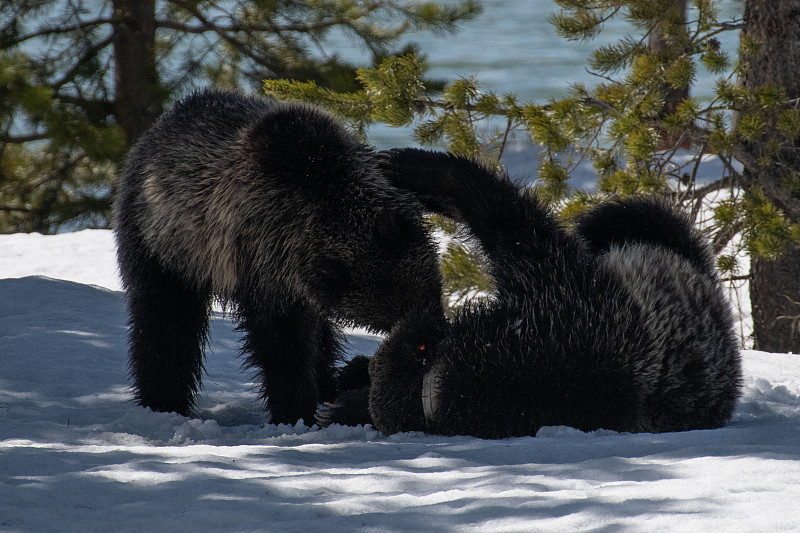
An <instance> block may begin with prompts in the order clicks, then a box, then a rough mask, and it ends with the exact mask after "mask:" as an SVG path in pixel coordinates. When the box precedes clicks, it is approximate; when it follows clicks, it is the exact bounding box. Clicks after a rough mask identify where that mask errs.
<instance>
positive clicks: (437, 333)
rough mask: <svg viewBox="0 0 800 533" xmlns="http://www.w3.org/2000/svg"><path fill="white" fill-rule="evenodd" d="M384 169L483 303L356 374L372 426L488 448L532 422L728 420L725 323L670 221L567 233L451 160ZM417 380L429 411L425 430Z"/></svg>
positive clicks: (626, 205) (630, 215)
mask: <svg viewBox="0 0 800 533" xmlns="http://www.w3.org/2000/svg"><path fill="white" fill-rule="evenodd" d="M385 172H386V174H387V176H388V177H389V178H390V179H391V180H392V181H393V183H394V184H395V185H397V186H398V187H401V188H406V189H408V190H411V191H413V192H414V193H415V194H416V195H417V197H418V198H419V199H420V200H421V201H422V203H423V204H424V205H425V206H426V207H427V208H428V209H430V210H431V211H434V212H438V213H443V214H446V215H448V216H450V217H452V218H454V219H456V220H458V221H461V222H463V223H465V224H466V225H467V226H468V227H469V228H470V230H471V231H472V233H473V235H474V236H475V238H476V239H477V241H478V242H479V243H480V245H481V246H482V247H483V250H484V252H485V253H486V254H487V256H488V258H489V261H490V268H491V273H492V275H493V276H494V278H495V280H496V292H495V294H494V299H493V301H492V302H490V303H478V304H475V305H474V306H473V307H472V308H470V309H467V310H464V311H463V312H461V313H459V314H458V315H457V316H456V317H455V319H453V320H452V321H446V320H444V318H443V317H442V315H441V312H440V311H439V310H438V309H431V310H429V311H428V312H425V313H417V314H415V315H412V316H410V317H409V318H407V319H406V320H404V321H403V322H402V323H400V324H398V325H397V326H396V327H395V328H394V329H393V330H392V331H391V333H390V335H389V336H388V338H387V340H386V341H385V342H384V343H383V344H382V345H381V346H380V347H379V348H378V350H377V352H376V354H375V356H374V358H373V360H372V361H371V363H370V376H371V380H372V381H371V386H370V387H371V391H370V396H369V412H370V415H371V420H372V422H373V423H374V425H375V427H376V428H377V429H379V430H380V431H382V432H385V433H394V432H397V431H410V430H419V431H427V432H431V433H439V434H445V435H455V434H470V435H476V436H479V437H487V438H502V437H511V436H520V435H535V434H536V432H537V431H538V429H539V428H540V427H542V426H547V425H568V426H572V427H576V428H579V429H582V430H586V431H588V430H593V429H597V428H606V429H612V430H617V431H630V432H641V431H644V432H663V431H680V430H689V429H698V428H715V427H719V426H721V425H723V424H725V423H726V422H727V421H728V420H729V418H730V417H731V415H732V414H733V411H734V408H735V404H736V400H737V398H738V396H739V389H740V380H741V368H740V360H739V351H738V348H737V344H736V341H735V337H734V335H733V332H732V317H731V313H730V309H729V304H728V303H727V300H726V299H725V297H724V295H723V292H722V290H721V287H720V284H719V281H718V278H717V274H716V272H715V270H714V267H713V260H712V256H711V253H710V251H709V248H708V246H707V244H706V243H705V242H704V240H703V239H702V237H701V236H699V235H698V234H697V232H695V231H694V230H693V229H692V227H691V225H690V223H689V222H688V220H687V219H686V218H685V217H684V216H683V215H682V214H680V213H679V212H677V211H675V210H673V209H672V208H671V207H669V206H668V205H665V204H664V203H663V202H660V201H658V200H654V199H647V198H644V199H642V198H639V199H630V200H621V201H617V202H611V203H608V204H603V205H601V206H599V207H596V208H595V209H593V210H591V211H590V212H588V213H587V214H585V215H583V216H581V217H580V218H579V219H578V221H577V228H576V230H575V231H574V232H569V231H566V230H565V229H564V228H562V227H561V226H559V224H557V223H556V221H555V219H554V217H553V216H552V214H551V213H550V212H548V210H547V209H545V208H544V207H543V206H542V205H541V204H540V203H539V201H538V200H537V199H536V197H535V196H534V195H531V194H529V193H526V192H524V191H523V190H522V189H521V188H520V187H519V186H518V185H516V184H515V183H513V182H512V181H511V180H510V179H509V178H508V177H506V176H505V175H496V174H494V173H493V172H490V171H488V170H486V169H484V168H483V167H481V166H480V165H478V164H476V163H474V162H471V161H469V160H466V159H463V158H458V157H455V156H451V155H447V154H443V153H435V152H425V151H421V150H415V149H405V150H393V151H390V152H389V153H388V154H387V156H386V161H385ZM422 347H424V348H422ZM421 348H422V349H421ZM432 368H435V375H436V376H437V379H436V380H435V386H436V390H437V394H436V400H437V405H438V407H437V409H436V411H435V416H434V419H433V420H431V421H430V422H426V420H425V416H424V413H423V407H422V401H421V396H422V386H423V385H422V383H423V375H424V374H425V373H426V372H429V371H431V369H432ZM339 403H344V402H339ZM340 408H343V409H345V410H350V411H355V410H356V409H355V408H354V407H353V406H348V405H343V406H342V407H340ZM336 411H337V409H334V410H333V412H331V413H330V414H325V413H321V415H322V418H323V420H325V421H336V416H337V415H336Z"/></svg>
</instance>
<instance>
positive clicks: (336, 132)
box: [241, 102, 367, 187]
mask: <svg viewBox="0 0 800 533" xmlns="http://www.w3.org/2000/svg"><path fill="white" fill-rule="evenodd" d="M241 146H242V152H243V154H244V157H246V158H248V159H251V160H254V162H255V163H256V164H257V165H258V167H259V168H260V170H261V171H262V172H263V173H264V174H265V176H269V177H270V178H272V179H278V180H284V181H286V182H287V183H290V184H292V185H300V186H311V187H316V186H319V187H325V186H326V185H327V184H328V183H331V182H335V181H339V180H342V179H345V180H348V179H353V177H354V176H353V175H354V173H356V171H357V163H358V162H359V161H362V160H363V159H364V154H363V152H365V151H367V148H366V147H365V146H363V145H362V144H361V143H359V142H358V140H357V139H356V138H355V137H354V136H353V135H352V134H350V133H349V132H348V131H347V130H345V129H344V127H343V126H342V125H341V124H339V123H338V122H337V121H336V120H335V119H334V118H333V117H332V116H330V115H328V114H327V113H325V112H323V111H321V110H319V109H317V108H314V107H312V106H308V105H299V104H283V103H279V102H276V103H275V104H274V106H273V107H272V108H270V109H269V110H268V111H266V112H265V113H263V114H262V115H261V116H260V117H259V118H258V120H257V121H256V122H255V123H254V124H253V125H252V126H251V127H250V128H248V129H247V130H246V131H245V132H244V133H243V135H242V138H241Z"/></svg>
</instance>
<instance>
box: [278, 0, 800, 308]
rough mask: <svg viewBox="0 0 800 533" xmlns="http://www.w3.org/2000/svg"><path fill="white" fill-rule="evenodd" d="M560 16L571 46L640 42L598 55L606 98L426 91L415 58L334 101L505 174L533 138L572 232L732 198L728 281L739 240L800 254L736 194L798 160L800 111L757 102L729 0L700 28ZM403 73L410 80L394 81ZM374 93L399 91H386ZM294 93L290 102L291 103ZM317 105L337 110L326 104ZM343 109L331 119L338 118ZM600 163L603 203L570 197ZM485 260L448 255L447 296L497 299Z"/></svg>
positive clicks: (749, 48)
mask: <svg viewBox="0 0 800 533" xmlns="http://www.w3.org/2000/svg"><path fill="white" fill-rule="evenodd" d="M555 4H557V6H558V8H559V9H558V11H556V13H554V14H553V15H552V16H551V18H550V21H551V23H552V24H553V25H554V26H555V28H556V31H557V32H558V33H559V34H560V35H561V36H563V37H564V38H566V39H568V40H574V41H583V40H589V39H592V38H594V37H596V36H597V35H598V33H599V32H600V31H602V28H603V25H604V24H605V22H607V21H608V20H610V19H611V18H613V17H623V18H624V19H625V20H626V21H628V22H629V23H631V24H632V25H633V27H634V28H635V29H636V32H635V33H634V34H630V35H625V36H624V37H623V38H622V39H620V40H619V41H617V42H614V43H610V44H605V45H603V46H599V47H598V48H597V49H596V50H595V51H594V52H593V53H592V55H591V57H590V58H589V60H588V61H589V66H590V67H591V68H592V69H593V70H595V71H597V72H599V73H600V74H601V75H602V80H601V81H600V82H599V83H598V84H596V85H595V86H594V87H591V88H587V87H585V86H582V85H575V86H573V87H571V88H570V91H569V93H568V94H567V95H566V96H565V97H563V98H560V99H558V100H554V101H551V102H548V103H546V104H541V103H536V102H526V103H519V102H518V101H517V99H516V98H515V97H514V96H513V94H511V93H509V94H506V95H503V96H498V95H497V94H495V93H492V92H488V91H484V90H482V89H481V87H480V85H479V83H478V82H477V80H475V79H473V78H461V79H457V80H455V81H453V82H451V83H450V84H448V85H447V86H445V87H444V89H443V90H440V91H439V90H433V88H432V87H430V86H429V85H428V84H426V83H425V82H424V81H422V76H423V75H424V71H425V69H424V64H421V63H416V64H417V65H421V67H420V68H419V69H411V68H408V65H409V64H413V62H414V61H415V60H414V59H413V58H412V57H411V56H404V57H402V58H397V59H395V60H393V61H390V62H388V63H385V64H381V65H379V66H378V67H376V68H375V69H366V71H364V72H362V73H361V74H360V78H359V80H360V82H361V85H362V86H361V88H359V89H358V90H356V91H354V92H349V93H346V94H345V93H341V94H340V95H338V96H333V99H334V100H335V99H337V98H342V99H343V100H342V101H346V100H347V99H350V100H351V101H352V100H356V101H358V102H362V103H363V102H365V101H366V102H368V103H363V105H364V106H366V107H367V108H369V106H371V105H375V106H378V107H380V108H381V111H380V112H376V111H375V110H374V109H373V108H369V109H370V111H369V113H364V114H362V115H361V116H364V115H365V114H368V115H369V117H370V120H378V121H381V122H385V123H388V124H391V125H401V124H411V125H412V126H413V128H414V137H415V139H416V140H417V141H419V142H420V143H421V144H423V145H439V144H442V143H444V144H446V146H447V148H448V149H449V150H451V151H453V152H455V153H460V154H465V155H469V156H473V157H474V156H480V157H482V158H483V159H484V160H485V161H487V162H488V163H489V164H490V165H494V166H499V156H500V154H502V152H503V149H504V147H505V142H506V139H507V138H508V137H509V136H510V134H511V133H512V132H515V131H520V132H525V133H526V134H528V135H529V136H530V138H531V139H532V140H533V141H534V142H535V143H537V144H539V145H541V146H542V147H543V150H542V151H541V156H540V162H539V169H538V181H537V183H536V186H535V187H534V189H535V192H534V193H535V194H537V195H538V196H539V197H540V198H541V199H543V200H544V201H546V202H548V203H549V204H551V205H553V206H554V207H555V208H556V209H557V210H558V211H559V213H560V217H561V218H562V219H563V220H564V221H565V223H567V224H569V217H570V216H572V215H574V214H576V213H579V212H581V211H582V210H584V209H586V208H587V207H588V206H590V205H592V204H593V203H596V202H597V201H599V200H600V199H601V198H604V197H606V196H626V195H631V194H640V193H650V194H662V195H666V196H668V197H670V198H672V199H674V200H677V201H680V202H682V203H683V204H684V206H685V207H686V208H687V211H688V212H690V213H692V216H695V217H697V216H706V215H702V213H704V212H705V211H706V210H707V209H708V208H709V207H710V206H709V203H708V201H707V200H706V197H707V196H708V195H711V194H715V193H719V192H721V191H728V192H729V193H730V194H728V195H727V196H726V197H727V198H728V199H727V200H717V201H716V202H715V204H714V207H713V210H712V211H711V213H712V215H711V219H710V220H705V224H706V229H707V230H708V232H709V235H710V237H711V238H712V240H713V242H714V246H715V249H716V250H718V251H720V255H719V257H718V268H719V269H720V271H722V272H723V273H725V274H727V275H728V276H735V275H738V271H739V268H740V264H741V261H740V257H739V255H738V254H739V250H740V249H741V248H740V246H739V245H736V246H734V247H727V248H726V247H725V245H726V244H727V243H728V242H729V241H730V240H731V239H732V238H733V236H734V235H735V234H737V233H741V235H742V237H743V247H744V249H745V250H747V251H748V252H749V253H752V254H755V255H757V256H759V257H776V256H777V255H779V254H780V253H781V251H782V250H783V249H784V247H785V244H786V242H787V240H789V239H794V240H796V241H797V240H800V223H793V222H792V221H791V220H789V219H788V218H787V217H786V216H785V214H784V213H783V212H782V211H781V210H780V209H778V208H776V207H775V205H774V204H773V203H772V201H771V200H770V198H768V197H767V196H766V194H765V193H764V192H763V191H762V190H760V189H758V188H754V189H752V190H750V192H749V193H748V194H747V195H742V194H739V193H737V192H736V191H737V189H736V185H737V184H741V183H744V177H743V176H742V175H741V174H740V171H739V170H737V168H738V167H737V165H736V164H735V163H736V161H737V160H738V161H739V162H740V163H743V162H746V163H747V164H748V165H751V166H752V165H753V164H756V165H760V168H763V169H768V170H769V172H770V173H771V172H773V171H776V170H777V169H781V168H782V167H781V166H780V162H781V157H782V156H783V154H785V153H786V152H792V153H794V152H795V151H796V148H795V147H793V146H792V145H791V144H788V143H791V142H794V141H796V140H797V139H800V111H798V110H797V108H796V105H791V103H790V102H788V100H787V95H786V92H785V90H784V88H782V87H776V86H763V87H761V88H759V89H758V90H750V89H747V88H745V87H744V86H743V85H742V84H741V83H739V82H738V78H740V77H742V76H745V75H746V74H747V71H748V68H749V66H748V60H749V57H750V56H751V55H752V54H753V53H755V52H756V51H757V50H758V48H759V46H760V44H759V43H758V42H756V41H754V40H753V39H749V38H742V39H741V40H740V49H739V53H738V57H737V58H736V60H732V59H731V57H730V55H729V51H727V50H723V49H722V47H721V44H720V42H719V40H718V37H719V35H720V34H721V33H722V32H725V31H731V30H732V29H735V28H736V27H737V26H738V25H739V22H740V21H737V20H734V21H726V20H720V19H719V16H720V15H719V13H720V11H719V9H717V5H718V4H719V2H718V0H692V1H691V2H690V5H691V8H692V9H691V12H690V15H687V14H685V13H681V12H680V10H679V9H678V7H679V6H680V5H681V4H680V3H679V2H676V1H675V0H555ZM394 61H397V62H399V63H394ZM391 65H394V66H393V67H391V68H394V71H396V72H400V73H401V75H399V76H394V75H392V72H393V71H391V68H390V66H391ZM699 69H705V71H707V72H708V73H711V74H712V75H714V76H717V77H718V78H717V81H716V84H715V89H714V93H713V96H712V97H711V99H710V100H700V99H698V98H695V97H692V96H691V95H690V94H688V89H689V88H690V87H691V86H692V84H693V83H694V81H695V79H696V78H697V76H698V72H699ZM374 80H388V81H386V83H388V84H397V85H399V87H396V88H395V90H394V91H392V90H390V89H389V88H388V87H382V88H381V89H380V90H376V89H375V88H374V85H375V82H374ZM284 93H285V95H286V96H287V97H288V96H289V95H290V93H291V90H288V89H287V90H284ZM309 96H310V97H311V98H312V100H313V101H317V102H318V103H323V104H325V105H327V104H326V102H325V99H324V98H320V97H318V96H315V95H309ZM364 99H365V100H364ZM342 101H339V102H338V103H332V104H330V106H331V107H332V108H334V109H336V108H337V106H340V105H341V102H342ZM489 119H491V120H493V123H494V124H497V123H498V122H505V128H501V130H500V131H499V132H496V133H495V134H493V135H487V134H486V128H484V129H481V126H482V125H485V124H486V122H488V121H489ZM366 125H367V124H363V126H366ZM362 131H363V130H362ZM787 148H788V150H787ZM680 151H682V152H680ZM679 153H680V154H681V157H676V156H677V155H678V154H679ZM686 153H688V154H689V156H690V157H688V158H686V157H685V154H686ZM753 154H755V156H754V155H753ZM709 155H713V156H716V157H717V158H719V160H720V161H721V162H722V163H723V167H724V169H725V170H724V171H723V174H722V175H720V176H719V179H718V180H716V181H714V182H712V183H703V184H699V183H696V182H695V178H696V175H697V172H698V168H699V167H700V163H701V161H702V160H703V158H704V157H707V156H709ZM587 159H588V160H589V161H591V163H592V165H593V168H594V169H595V170H596V172H597V175H598V189H599V191H598V193H596V194H589V193H587V192H584V191H580V190H576V189H574V188H571V187H570V186H569V184H568V179H569V176H570V175H571V173H572V171H573V170H574V169H575V168H576V167H577V165H578V164H579V163H580V162H581V161H584V160H587ZM780 180H781V185H782V187H783V189H784V190H786V191H789V192H790V193H791V194H794V195H795V197H796V195H797V194H798V192H797V191H800V170H799V169H794V170H791V169H789V170H786V169H782V170H781V173H780ZM723 250H724V251H723ZM479 257H480V256H479V254H477V255H476V252H475V251H474V250H471V249H470V248H469V246H468V245H467V246H466V247H464V246H462V247H458V248H453V249H448V252H447V253H446V254H445V259H444V271H445V282H446V284H447V286H448V287H450V291H451V292H449V294H450V295H451V296H453V297H454V298H455V299H456V300H459V301H460V299H461V298H462V297H463V296H464V295H465V294H468V293H470V291H471V290H472V291H473V292H476V291H477V287H479V286H480V287H481V290H485V288H486V285H479V284H480V283H482V282H481V281H480V280H481V278H480V273H481V272H482V269H481V268H478V267H477V266H476V265H479ZM470 288H471V289H470Z"/></svg>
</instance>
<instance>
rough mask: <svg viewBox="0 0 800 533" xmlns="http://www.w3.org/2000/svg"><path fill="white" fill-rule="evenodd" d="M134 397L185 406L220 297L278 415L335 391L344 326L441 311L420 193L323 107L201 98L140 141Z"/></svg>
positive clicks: (121, 196)
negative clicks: (384, 168) (396, 179)
mask: <svg viewBox="0 0 800 533" xmlns="http://www.w3.org/2000/svg"><path fill="white" fill-rule="evenodd" d="M114 210H115V213H114V224H115V232H116V241H117V247H118V261H119V268H120V273H121V276H122V282H123V286H124V288H125V291H126V293H127V302H128V308H129V314H130V333H129V335H130V337H129V359H130V372H131V376H132V379H133V390H134V392H135V397H136V399H137V400H138V402H139V403H140V404H141V405H143V406H146V407H150V408H152V409H153V410H156V411H174V412H177V413H180V414H183V415H186V414H188V413H189V412H190V411H191V410H192V408H193V407H194V405H195V400H196V394H197V392H198V389H199V387H200V382H201V374H202V369H203V352H204V347H205V344H206V340H207V335H208V321H209V313H210V306H211V303H212V300H213V299H215V298H216V299H217V300H218V301H221V302H222V303H223V304H225V305H226V306H228V305H230V306H231V307H232V308H233V309H234V316H235V318H236V319H237V320H238V324H239V330H241V331H242V332H243V333H244V342H243V346H242V352H243V354H244V356H245V362H246V365H247V366H249V367H252V368H254V369H256V371H257V373H258V375H259V377H260V381H261V383H260V386H261V391H260V392H261V396H262V397H263V399H264V400H265V402H266V407H267V409H268V410H269V413H270V415H271V421H272V422H273V423H294V422H296V421H297V420H299V419H303V420H304V421H305V422H306V423H311V422H312V421H313V416H314V412H315V411H316V408H317V403H318V401H320V400H330V399H331V398H332V396H333V395H334V394H335V390H334V389H335V386H334V369H335V363H336V362H337V361H338V360H339V359H340V357H341V354H342V343H343V342H344V336H343V334H342V333H341V331H340V329H339V328H338V326H337V323H346V324H353V325H359V326H365V327H367V328H370V329H372V330H376V331H388V330H389V329H390V328H391V327H392V326H393V325H394V324H395V323H396V322H397V321H399V320H400V319H401V318H403V317H404V316H406V315H407V314H409V313H410V312H412V311H414V310H415V309H418V308H423V307H425V308H427V307H430V306H433V307H434V308H436V307H437V305H440V300H441V280H440V275H439V270H438V263H437V257H436V251H435V247H434V246H433V244H432V243H431V241H430V238H429V235H428V233H427V231H426V229H425V228H424V227H423V220H422V217H421V213H420V206H419V204H418V203H417V202H416V200H415V199H414V198H413V196H412V195H411V194H410V193H408V192H405V191H399V190H398V189H396V188H395V187H393V186H392V185H391V184H389V183H388V181H387V180H386V179H385V178H384V177H383V176H382V175H381V173H380V171H379V168H378V158H377V156H376V154H375V153H374V151H373V150H372V149H370V148H369V147H367V146H365V145H364V144H362V143H360V142H359V141H358V140H357V139H356V138H355V137H354V136H353V135H352V134H350V133H349V132H348V131H346V130H345V129H344V128H343V127H342V126H341V125H340V124H339V123H338V122H337V121H336V120H334V119H333V118H332V117H331V116H329V115H328V114H326V113H324V112H322V111H320V110H319V109H317V108H314V107H310V106H306V105H292V104H285V103H279V102H275V101H271V100H267V99H261V98H255V97H246V96H243V95H239V94H235V93H227V92H215V91H205V92H201V93H196V94H193V95H191V96H189V97H187V98H186V99H184V100H183V101H180V102H178V103H176V104H175V106H174V108H173V109H172V110H171V111H169V112H167V113H166V114H164V115H163V116H162V117H161V118H160V119H159V121H158V122H157V123H156V124H155V125H154V126H153V128H152V129H151V130H149V131H148V132H146V133H145V134H144V135H143V136H142V138H141V139H140V140H139V141H138V143H137V144H136V146H135V147H134V148H133V149H132V151H131V153H130V155H129V157H128V161H127V165H126V168H125V170H124V172H123V174H122V176H121V179H120V182H119V184H118V190H117V197H116V202H115V206H114Z"/></svg>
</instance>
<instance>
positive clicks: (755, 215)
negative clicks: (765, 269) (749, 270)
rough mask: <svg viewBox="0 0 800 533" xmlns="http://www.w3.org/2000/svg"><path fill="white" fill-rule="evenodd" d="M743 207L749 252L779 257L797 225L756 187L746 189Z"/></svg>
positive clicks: (793, 234)
mask: <svg viewBox="0 0 800 533" xmlns="http://www.w3.org/2000/svg"><path fill="white" fill-rule="evenodd" d="M743 208H744V212H745V217H746V219H747V221H748V225H747V229H746V231H745V243H746V245H747V247H748V249H749V251H750V253H751V254H755V255H757V256H758V257H764V258H768V259H775V258H777V257H779V256H780V255H781V254H782V253H783V251H784V249H785V247H786V243H787V242H788V240H790V239H792V238H793V237H795V232H796V226H797V225H796V224H794V225H793V224H792V223H791V222H790V221H789V219H787V218H786V216H785V215H784V214H783V212H782V211H781V210H780V209H778V208H776V207H775V206H774V205H773V204H772V202H770V201H769V199H768V198H767V197H766V195H765V194H764V192H763V191H762V190H761V189H759V188H757V187H754V188H751V189H750V190H748V191H747V194H746V195H745V198H744V202H743Z"/></svg>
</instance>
